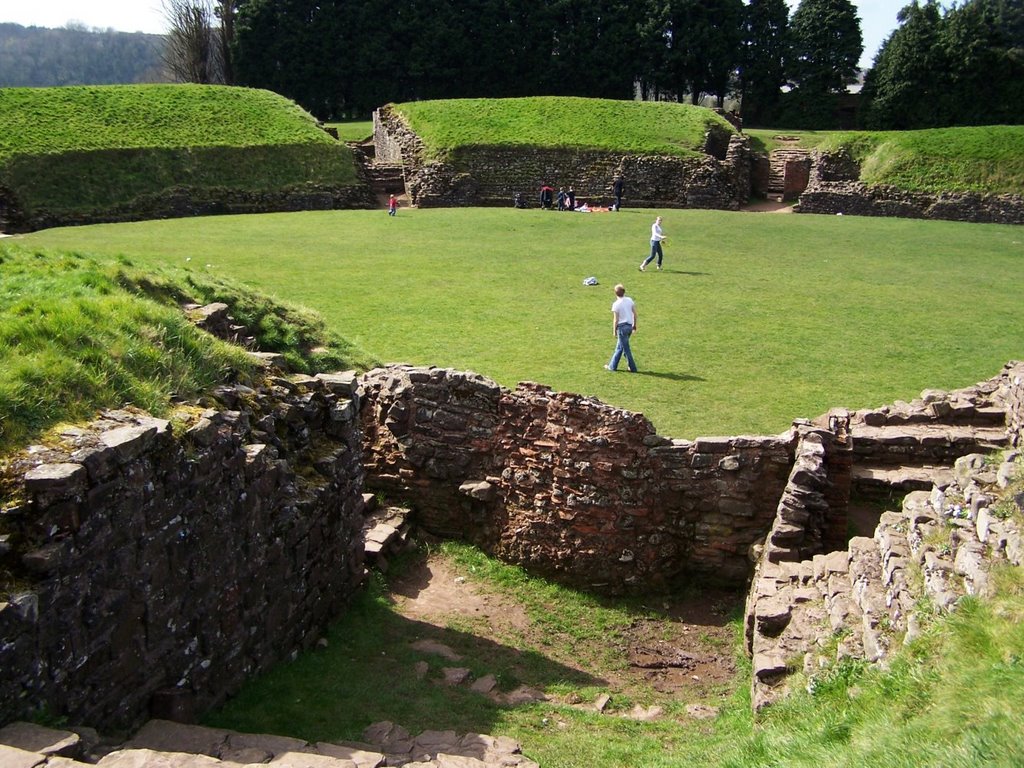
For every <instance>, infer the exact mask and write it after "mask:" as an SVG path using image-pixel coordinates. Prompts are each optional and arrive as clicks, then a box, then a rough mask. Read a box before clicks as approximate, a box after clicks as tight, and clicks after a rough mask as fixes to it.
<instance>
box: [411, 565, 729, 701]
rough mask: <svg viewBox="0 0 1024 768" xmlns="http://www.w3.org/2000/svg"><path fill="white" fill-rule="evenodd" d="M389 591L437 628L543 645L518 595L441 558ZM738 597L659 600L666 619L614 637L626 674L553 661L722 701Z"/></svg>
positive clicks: (629, 687) (619, 685) (628, 687)
mask: <svg viewBox="0 0 1024 768" xmlns="http://www.w3.org/2000/svg"><path fill="white" fill-rule="evenodd" d="M391 590H392V592H391V596H392V599H393V601H394V604H395V608H396V610H397V611H398V612H399V613H400V614H402V615H403V616H405V617H407V618H410V619H413V620H416V621H419V622H423V623H427V624H431V625H434V626H437V627H440V628H444V627H447V626H450V625H451V624H452V623H453V622H454V623H456V624H460V625H464V626H465V625H468V626H471V627H472V628H473V632H474V633H475V634H476V635H477V636H478V637H479V638H480V639H481V640H482V641H490V642H491V643H508V639H509V638H510V637H514V638H519V639H520V640H521V642H522V644H523V645H524V646H526V647H530V648H540V647H543V646H544V642H543V640H544V637H543V629H541V628H538V627H534V626H533V625H532V624H531V622H530V619H529V617H528V615H527V613H526V611H525V610H524V608H523V606H522V605H520V604H518V603H516V602H515V600H514V598H512V597H510V596H508V595H504V594H498V593H492V592H488V591H487V590H486V589H484V588H483V587H481V586H479V585H477V584H475V583H474V582H473V581H470V580H467V579H465V578H463V577H462V576H460V575H459V574H458V573H457V572H456V571H455V570H454V566H452V565H450V564H449V563H447V562H446V561H445V560H444V559H442V558H440V557H431V558H429V559H423V560H421V561H418V562H417V563H415V564H412V565H410V567H409V568H408V570H406V571H404V572H403V573H402V574H401V576H400V577H398V578H396V579H395V580H393V582H392V585H391ZM741 599H742V598H741V596H740V595H738V594H736V593H726V592H704V593H701V594H696V595H684V596H678V597H659V598H658V599H657V602H656V603H654V604H652V605H650V606H649V607H650V608H651V609H653V610H655V611H656V613H657V614H658V615H660V616H662V617H663V618H659V619H651V618H648V617H643V618H638V619H637V620H635V621H634V622H633V624H632V625H631V626H630V628H629V629H628V631H627V632H626V635H625V638H622V639H617V640H616V644H617V646H618V650H619V651H620V652H621V653H622V655H623V658H624V661H625V664H623V665H622V668H621V669H617V670H614V671H612V672H607V671H603V672H600V673H597V672H596V671H595V670H593V669H587V668H585V666H584V665H583V663H581V661H580V660H579V659H573V658H568V659H567V658H559V659H557V660H556V661H557V662H558V663H560V664H562V665H565V666H567V667H570V668H572V669H575V670H577V671H579V672H580V673H581V674H583V675H594V674H599V675H600V677H601V678H602V679H603V680H604V681H605V682H606V683H607V684H608V686H609V688H610V692H611V693H612V694H615V693H618V692H622V693H626V694H631V693H635V692H636V691H639V690H652V689H653V690H654V691H656V692H658V693H660V694H664V695H666V698H671V699H680V700H684V701H688V702H692V701H697V702H707V703H711V704H717V703H718V701H717V700H718V697H719V696H720V694H721V692H722V690H724V689H725V688H726V687H728V684H729V682H730V681H731V680H732V679H733V677H734V676H735V674H736V667H735V663H734V659H733V654H734V638H733V633H732V630H731V629H730V627H729V619H730V616H731V615H732V612H733V610H734V609H735V607H736V606H737V605H738V604H739V602H740V601H741ZM467 622H468V624H467Z"/></svg>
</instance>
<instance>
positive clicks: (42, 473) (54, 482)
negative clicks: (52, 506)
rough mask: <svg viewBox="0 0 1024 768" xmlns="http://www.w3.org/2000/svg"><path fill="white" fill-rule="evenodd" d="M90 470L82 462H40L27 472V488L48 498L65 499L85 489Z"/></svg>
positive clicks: (32, 492) (30, 491) (34, 493)
mask: <svg viewBox="0 0 1024 768" xmlns="http://www.w3.org/2000/svg"><path fill="white" fill-rule="evenodd" d="M87 479H88V472H87V471H86V469H85V467H84V466H82V465H81V464H71V463H60V464H40V465H39V466H37V467H33V468H32V469H30V470H29V471H28V472H26V473H25V490H26V491H28V492H29V493H31V494H33V495H35V496H39V497H45V498H48V499H63V498H67V497H69V496H73V495H75V494H78V493H81V492H82V491H83V490H85V483H86V480H87Z"/></svg>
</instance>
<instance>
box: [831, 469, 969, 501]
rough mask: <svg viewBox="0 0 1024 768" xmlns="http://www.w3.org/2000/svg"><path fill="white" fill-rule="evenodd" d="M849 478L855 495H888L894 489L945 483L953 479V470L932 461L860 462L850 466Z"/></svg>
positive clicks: (905, 490) (900, 490)
mask: <svg viewBox="0 0 1024 768" xmlns="http://www.w3.org/2000/svg"><path fill="white" fill-rule="evenodd" d="M850 479H851V483H852V487H853V489H854V493H855V495H857V496H859V497H862V498H863V497H869V498H871V497H884V498H888V497H890V496H891V495H892V494H894V493H900V494H902V493H909V492H911V491H925V490H931V488H932V487H933V486H938V487H940V488H942V487H945V486H947V485H949V484H950V483H951V482H952V481H953V470H952V468H950V467H948V466H933V465H890V464H885V465H870V464H860V465H855V466H854V467H853V468H852V469H851V470H850Z"/></svg>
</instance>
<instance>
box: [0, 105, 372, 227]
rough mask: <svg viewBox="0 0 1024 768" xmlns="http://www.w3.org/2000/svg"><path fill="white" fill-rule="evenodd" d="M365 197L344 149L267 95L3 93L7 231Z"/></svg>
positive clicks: (1, 205)
mask: <svg viewBox="0 0 1024 768" xmlns="http://www.w3.org/2000/svg"><path fill="white" fill-rule="evenodd" d="M368 194H369V193H368V192H367V191H366V188H365V184H363V183H362V182H360V181H359V179H358V178H357V176H356V171H355V162H354V159H353V156H352V152H351V150H350V149H349V148H348V147H347V146H345V145H344V144H343V143H341V142H339V141H337V140H335V139H334V138H332V137H331V136H330V135H328V134H327V133H326V132H325V131H324V130H323V129H322V128H320V127H319V126H318V124H317V122H316V120H315V119H314V118H313V117H312V116H311V115H309V114H308V113H307V112H305V111H303V110H302V109H301V108H300V107H299V106H298V105H297V104H295V103H294V102H291V101H289V100H287V99H285V98H283V97H281V96H278V95H277V94H274V93H270V92H269V91H258V90H253V89H250V88H229V87H226V86H202V85H120V86H118V85H114V86H76V87H68V88H5V89H0V228H3V227H4V226H5V225H6V227H7V228H8V229H9V230H10V231H22V230H25V229H38V228H41V227H49V226H56V225H59V224H77V223H87V222H91V221H125V220H129V221H130V220H137V219H147V218H165V217H168V216H186V215H196V214H204V213H243V212H250V211H266V210H295V209H308V208H338V207H353V206H355V207H363V206H365V205H369V204H370V203H371V202H372V201H371V200H370V199H369V197H368ZM357 204H358V205H357Z"/></svg>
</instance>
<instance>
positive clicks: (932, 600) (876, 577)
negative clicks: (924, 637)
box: [747, 452, 1024, 708]
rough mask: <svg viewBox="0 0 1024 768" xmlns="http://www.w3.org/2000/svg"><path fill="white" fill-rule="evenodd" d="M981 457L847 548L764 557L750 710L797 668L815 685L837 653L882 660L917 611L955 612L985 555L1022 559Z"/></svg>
mask: <svg viewBox="0 0 1024 768" xmlns="http://www.w3.org/2000/svg"><path fill="white" fill-rule="evenodd" d="M1008 453H1009V452H1008ZM981 459H982V457H981V456H980V455H973V456H967V457H964V458H962V459H960V460H958V462H957V466H956V467H955V468H954V469H953V470H947V475H948V478H949V479H948V481H947V482H945V483H944V485H942V486H935V487H933V488H932V489H931V490H928V491H923V490H918V491H912V492H910V493H908V494H907V495H906V496H905V497H904V499H903V502H902V505H901V507H900V509H899V511H887V512H884V513H883V514H882V515H881V518H880V519H879V522H878V526H877V527H876V529H875V533H874V536H873V537H871V538H868V537H863V536H861V537H854V538H852V539H851V540H850V542H849V545H848V548H847V549H846V550H842V551H837V552H831V553H829V554H827V555H815V556H814V557H813V558H812V559H811V560H805V561H802V562H799V563H795V562H782V563H772V562H770V561H769V560H767V558H765V559H762V561H761V563H760V564H759V565H758V570H757V572H756V573H755V581H754V585H753V587H752V589H751V593H750V594H751V596H750V598H749V599H748V604H747V644H748V651H749V652H750V653H751V656H752V658H753V660H754V670H753V672H754V676H753V681H752V686H753V702H754V706H755V708H760V707H763V706H765V705H767V704H770V703H772V702H773V701H775V700H777V699H778V698H780V697H781V696H783V695H785V693H786V691H787V688H788V681H787V678H789V677H791V676H792V675H793V674H794V673H796V672H799V671H802V672H803V673H804V675H805V677H806V679H808V680H810V681H812V682H811V683H809V684H813V675H814V672H815V670H816V669H817V668H818V667H823V666H826V665H827V664H830V663H833V662H834V661H837V660H840V659H842V658H844V657H852V658H857V659H864V660H866V661H869V662H873V663H876V662H882V661H884V660H885V659H886V658H887V657H888V656H889V655H891V653H892V652H893V651H894V650H895V649H896V648H897V647H898V646H899V645H900V644H902V643H904V642H907V641H908V640H909V639H911V638H913V637H915V636H916V634H917V631H918V628H917V625H918V621H919V619H920V618H921V617H922V615H921V611H922V610H925V611H928V610H930V612H931V613H934V614H939V613H944V612H949V611H952V610H955V607H956V603H957V601H958V600H959V599H960V598H961V597H962V596H964V595H985V594H986V592H987V590H988V589H989V579H988V572H989V568H990V567H991V564H992V563H993V562H995V561H997V560H1008V561H1009V562H1011V563H1013V564H1015V565H1020V563H1021V562H1022V561H1024V547H1022V545H1021V535H1020V531H1018V530H1017V529H1016V527H1015V526H1014V524H1013V523H1012V522H1011V521H1010V520H1003V519H999V518H998V517H997V516H996V515H995V514H994V513H993V512H992V511H991V510H990V509H989V507H988V506H987V505H988V504H991V503H992V498H993V497H992V496H991V495H989V494H988V493H987V492H986V490H985V488H986V486H985V481H988V480H990V479H994V478H995V477H997V476H999V474H1000V472H1002V468H1000V470H999V471H997V470H995V469H994V468H992V467H991V466H990V465H986V463H985V462H984V461H981ZM1003 474H1004V475H1008V474H1009V473H1003ZM979 481H981V482H979ZM826 628H827V629H826Z"/></svg>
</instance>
